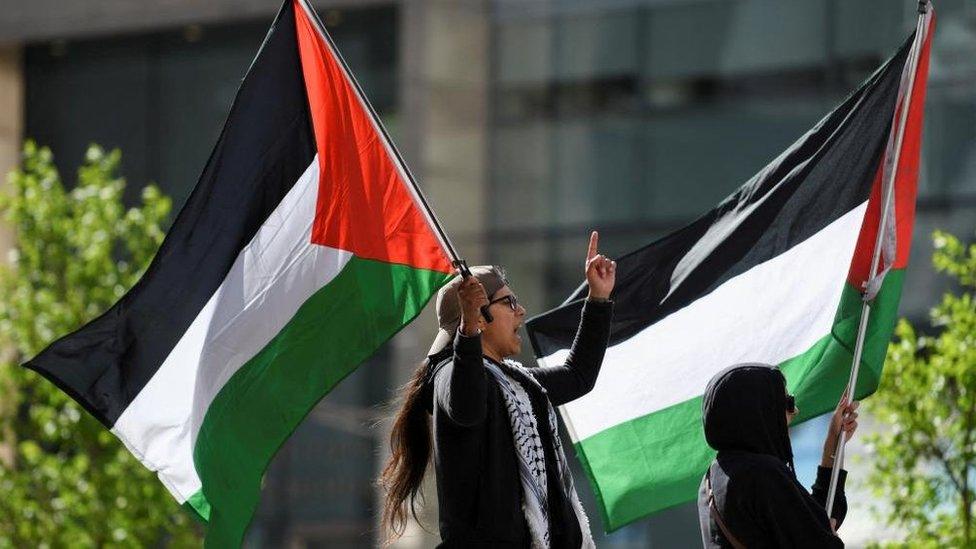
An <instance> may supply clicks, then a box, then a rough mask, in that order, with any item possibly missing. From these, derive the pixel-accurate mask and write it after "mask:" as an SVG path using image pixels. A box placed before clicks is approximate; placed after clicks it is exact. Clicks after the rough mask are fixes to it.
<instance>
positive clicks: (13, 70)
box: [0, 46, 24, 466]
mask: <svg viewBox="0 0 976 549" xmlns="http://www.w3.org/2000/svg"><path fill="white" fill-rule="evenodd" d="M23 119H24V77H23V71H22V69H21V50H20V47H18V46H4V47H0V193H3V192H6V186H7V173H9V172H10V171H11V170H12V169H14V168H15V167H16V166H17V162H18V159H19V153H20V142H21V140H22V139H23V132H24V130H23ZM12 245H13V231H12V230H11V227H10V226H9V225H7V224H6V223H4V222H3V221H0V262H3V263H6V261H7V251H8V250H9V249H10V247H11V246H12ZM10 352H12V350H11V349H0V365H2V364H3V363H5V362H8V360H9V358H8V357H7V356H4V355H5V354H7V353H10ZM14 367H16V366H14ZM11 390H12V389H11V388H9V387H2V386H0V391H2V393H3V394H10V391H11ZM6 400H7V402H8V405H14V406H16V399H6ZM2 405H3V404H2V400H0V406H2ZM11 413H13V411H12V410H2V411H0V415H3V416H6V417H9V414H11ZM15 444H16V440H15V439H14V433H13V431H12V429H11V428H10V427H9V426H7V427H5V428H4V429H3V431H2V432H0V466H2V465H4V464H6V465H8V466H9V465H11V464H13V459H14V445H15Z"/></svg>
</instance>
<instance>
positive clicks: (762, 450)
mask: <svg viewBox="0 0 976 549" xmlns="http://www.w3.org/2000/svg"><path fill="white" fill-rule="evenodd" d="M845 403H846V404H845ZM857 407H858V403H857V402H856V401H855V402H849V401H848V400H847V398H846V397H845V398H842V399H841V404H838V406H837V408H836V409H835V410H834V413H833V417H832V418H831V421H830V427H829V429H828V432H827V438H826V440H824V448H823V456H822V458H821V461H820V467H818V468H817V479H816V481H815V482H814V484H813V493H812V494H811V493H810V492H807V491H806V489H804V488H803V486H801V485H800V483H799V481H798V480H797V478H796V471H795V468H794V466H793V449H792V445H791V444H790V434H789V430H788V426H789V424H790V422H791V421H792V420H793V418H795V417H796V415H797V414H798V413H799V409H798V408H797V406H796V399H795V398H794V397H793V395H791V394H789V393H787V390H786V377H785V376H783V373H782V372H781V371H780V370H779V368H776V367H775V366H771V365H768V364H760V363H749V364H739V365H736V366H732V367H730V368H727V369H725V370H723V371H721V372H719V373H718V374H716V375H715V377H713V378H712V379H711V381H709V382H708V386H707V387H706V388H705V394H704V398H703V401H702V424H703V425H704V428H705V440H706V441H707V442H708V445H709V446H711V447H712V448H713V449H715V450H716V451H718V456H717V457H716V458H715V460H714V461H712V464H711V465H710V466H709V468H708V471H707V472H706V473H705V476H704V478H703V479H702V482H701V487H700V489H699V492H698V517H699V523H700V525H701V532H702V544H703V545H704V547H705V548H706V549H718V548H721V547H733V548H735V549H739V548H741V547H843V546H844V543H843V542H842V541H841V540H840V538H839V537H837V535H836V534H835V532H836V530H837V528H838V527H839V526H840V523H842V522H843V521H844V516H845V515H846V514H847V501H846V499H845V497H844V491H843V483H844V479H845V477H846V472H842V474H841V477H840V483H839V484H838V490H837V491H836V493H835V495H834V505H833V510H832V513H831V514H830V519H829V520H828V517H827V512H826V511H825V507H826V506H827V505H826V503H827V498H828V492H829V489H828V486H829V482H830V476H831V468H832V467H833V465H834V457H835V455H836V452H837V441H838V435H839V434H840V432H841V431H843V432H844V434H845V436H846V437H847V439H850V437H851V436H853V434H854V431H855V430H856V429H857Z"/></svg>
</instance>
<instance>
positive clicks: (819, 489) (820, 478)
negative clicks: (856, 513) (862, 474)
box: [813, 467, 847, 528]
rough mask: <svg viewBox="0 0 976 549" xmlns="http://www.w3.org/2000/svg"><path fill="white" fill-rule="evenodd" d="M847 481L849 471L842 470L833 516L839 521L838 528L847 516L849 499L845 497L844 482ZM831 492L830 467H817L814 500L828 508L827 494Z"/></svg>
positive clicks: (838, 480)
mask: <svg viewBox="0 0 976 549" xmlns="http://www.w3.org/2000/svg"><path fill="white" fill-rule="evenodd" d="M845 480H847V471H845V470H843V469H841V470H840V474H839V475H838V476H837V492H836V493H835V494H834V508H833V509H832V510H831V516H832V517H833V518H835V519H837V527H838V528H840V525H841V524H843V523H844V517H846V516H847V497H846V496H845V495H844V481H845ZM829 491H830V467H817V480H816V481H814V483H813V499H815V500H817V503H819V504H820V505H822V506H823V508H824V509H826V508H827V493H828V492H829Z"/></svg>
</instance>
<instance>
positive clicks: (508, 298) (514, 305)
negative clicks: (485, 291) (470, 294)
mask: <svg viewBox="0 0 976 549" xmlns="http://www.w3.org/2000/svg"><path fill="white" fill-rule="evenodd" d="M502 302H505V303H507V304H508V306H509V307H511V309H512V311H513V312H514V311H518V307H519V302H518V298H517V297H515V294H508V295H503V296H501V297H499V298H498V299H492V300H491V301H489V302H488V305H494V304H495V303H502Z"/></svg>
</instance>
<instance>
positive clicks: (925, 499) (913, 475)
mask: <svg viewBox="0 0 976 549" xmlns="http://www.w3.org/2000/svg"><path fill="white" fill-rule="evenodd" d="M934 241H935V253H934V255H933V263H934V265H935V268H936V270H938V271H940V272H943V273H946V274H948V275H949V276H951V277H952V278H954V279H955V280H956V281H957V282H958V288H959V291H958V292H957V293H955V294H952V293H949V294H946V295H944V296H943V297H942V301H941V303H939V304H938V305H937V306H936V307H935V308H933V309H932V311H931V313H930V317H931V321H932V324H933V328H934V330H933V332H932V333H934V334H936V335H932V336H927V335H922V334H920V333H919V332H918V331H916V330H915V328H913V327H912V325H911V324H910V323H909V322H908V321H907V320H904V319H903V320H901V321H900V322H899V324H898V327H897V328H896V331H895V336H896V337H895V341H894V342H893V343H892V344H891V346H890V347H889V349H888V358H887V363H886V365H885V374H884V378H883V379H882V381H881V387H880V388H879V390H878V392H877V394H876V395H875V396H873V397H872V398H870V399H868V400H867V401H866V407H867V410H868V411H869V412H870V413H871V414H873V415H874V417H875V418H877V421H878V423H879V424H880V425H882V426H883V427H882V428H881V429H879V432H878V433H876V434H873V435H871V436H869V437H868V438H867V442H868V445H869V447H870V448H871V449H872V450H873V453H872V455H871V457H870V460H871V463H872V465H873V470H872V473H871V475H870V477H869V478H868V485H869V486H871V488H872V490H873V491H874V495H875V496H876V498H877V501H878V502H880V503H879V504H878V505H876V506H875V511H876V512H877V513H878V516H880V517H883V518H884V520H885V521H886V522H887V523H888V524H889V525H892V526H896V527H898V529H899V530H901V531H903V532H905V534H906V539H905V541H904V542H900V543H895V544H889V545H888V546H890V547H932V548H936V547H938V548H941V547H974V546H976V532H974V529H973V528H974V525H973V504H974V502H973V490H974V482H976V303H974V301H973V294H974V290H976V244H970V245H968V246H967V245H965V244H963V243H962V242H960V241H959V239H958V238H956V237H954V236H952V235H950V234H947V233H943V232H936V233H935V235H934Z"/></svg>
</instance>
